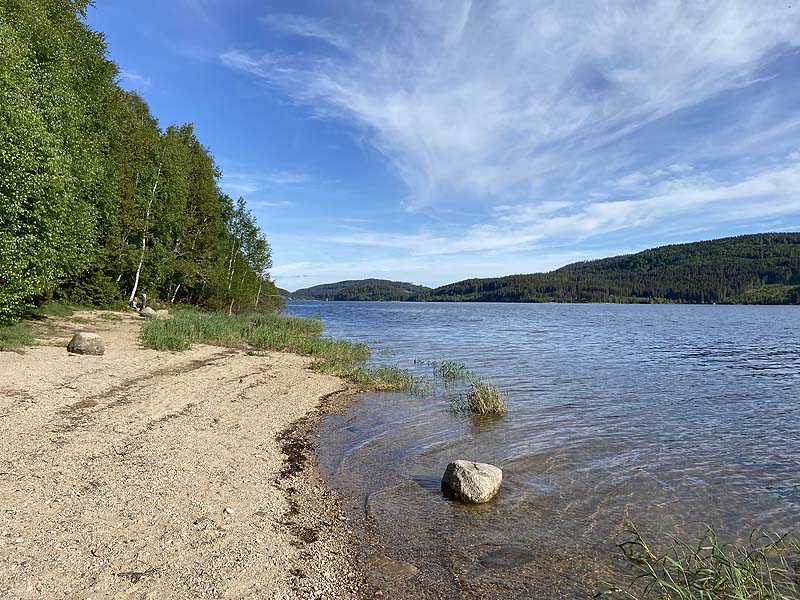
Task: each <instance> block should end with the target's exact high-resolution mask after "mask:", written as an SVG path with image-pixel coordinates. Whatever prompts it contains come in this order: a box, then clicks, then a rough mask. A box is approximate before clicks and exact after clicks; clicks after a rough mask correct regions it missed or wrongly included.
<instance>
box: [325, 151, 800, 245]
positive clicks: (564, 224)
mask: <svg viewBox="0 0 800 600" xmlns="http://www.w3.org/2000/svg"><path fill="white" fill-rule="evenodd" d="M661 189H662V191H661V192H660V193H658V194H657V195H653V196H647V197H642V198H637V199H631V200H616V201H607V202H596V203H590V204H582V205H577V204H570V203H565V202H545V203H540V204H536V203H534V204H520V205H517V206H501V207H498V208H497V210H496V219H495V220H494V221H492V222H489V223H485V224H479V225H472V226H469V227H467V228H466V229H465V230H463V231H459V232H455V233H449V234H448V235H442V234H433V233H430V232H427V231H420V232H418V233H415V234H406V235H396V234H394V235H391V234H390V235H387V234H384V233H374V232H361V233H353V234H349V235H347V236H329V237H325V238H323V239H322V240H321V241H324V242H329V243H337V244H349V245H360V246H372V247H375V248H392V249H397V250H404V251H406V252H408V253H410V254H411V255H414V256H431V255H444V254H460V253H468V252H488V251H497V250H508V249H516V250H521V249H531V248H533V247H534V246H536V247H540V246H544V247H547V246H549V245H553V244H564V243H568V244H574V243H577V242H581V241H585V240H587V239H590V238H594V237H598V236H602V235H605V234H608V233H612V232H619V231H623V230H637V229H643V228H646V229H647V230H648V231H650V232H651V234H656V233H657V232H658V230H659V228H660V227H665V226H667V227H674V226H675V223H676V220H678V221H679V220H681V219H684V220H690V219H701V220H702V223H704V224H705V225H711V224H716V225H719V224H726V223H737V222H748V221H752V220H754V219H763V218H768V217H780V216H787V215H797V214H798V213H800V200H798V199H797V194H796V190H798V189H800V164H798V163H793V164H786V165H783V166H780V167H776V168H774V169H772V170H767V171H762V172H758V173H754V174H752V175H751V176H749V177H746V178H744V179H741V180H739V181H736V182H728V183H726V182H720V181H711V180H708V179H705V178H695V177H691V176H689V177H686V178H683V179H674V180H671V181H669V183H668V185H666V186H664V187H663V188H661Z"/></svg>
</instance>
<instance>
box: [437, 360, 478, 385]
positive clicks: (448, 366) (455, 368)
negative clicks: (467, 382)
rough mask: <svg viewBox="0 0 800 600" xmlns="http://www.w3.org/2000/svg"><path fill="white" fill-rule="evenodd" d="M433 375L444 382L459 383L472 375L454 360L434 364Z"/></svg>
mask: <svg viewBox="0 0 800 600" xmlns="http://www.w3.org/2000/svg"><path fill="white" fill-rule="evenodd" d="M433 375H434V377H439V378H440V379H443V380H444V381H457V380H459V379H465V378H467V377H468V376H469V375H470V372H469V371H467V367H466V366H465V365H463V364H461V363H457V362H455V361H453V360H442V361H438V362H435V363H433Z"/></svg>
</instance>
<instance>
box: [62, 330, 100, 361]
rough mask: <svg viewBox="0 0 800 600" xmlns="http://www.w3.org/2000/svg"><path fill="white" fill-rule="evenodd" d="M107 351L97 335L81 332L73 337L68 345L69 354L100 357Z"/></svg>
mask: <svg viewBox="0 0 800 600" xmlns="http://www.w3.org/2000/svg"><path fill="white" fill-rule="evenodd" d="M105 351H106V346H105V344H104V343H103V338H101V337H100V336H99V335H97V334H96V333H85V332H79V333H76V334H75V335H73V336H72V339H71V340H70V341H69V344H67V352H72V353H73V354H92V355H95V356H100V355H102V354H104V353H105Z"/></svg>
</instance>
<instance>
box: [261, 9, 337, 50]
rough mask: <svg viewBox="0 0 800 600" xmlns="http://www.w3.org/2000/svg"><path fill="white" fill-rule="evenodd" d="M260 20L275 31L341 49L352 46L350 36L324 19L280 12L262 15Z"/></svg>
mask: <svg viewBox="0 0 800 600" xmlns="http://www.w3.org/2000/svg"><path fill="white" fill-rule="evenodd" d="M260 20H261V22H262V23H264V24H265V25H267V26H268V27H270V28H271V29H273V30H275V31H279V32H282V33H285V34H288V35H296V36H300V37H305V38H310V39H316V40H320V41H322V42H325V43H327V44H330V45H331V46H333V47H335V48H339V49H341V50H348V49H349V48H350V40H349V39H348V37H347V36H345V35H343V34H339V33H336V32H335V31H334V30H333V28H332V27H333V25H332V24H331V23H329V22H327V21H325V20H323V19H318V18H312V17H303V16H300V15H290V14H280V15H269V16H268V17H262V18H261V19H260Z"/></svg>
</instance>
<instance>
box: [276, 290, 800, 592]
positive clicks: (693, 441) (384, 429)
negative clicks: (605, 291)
mask: <svg viewBox="0 0 800 600" xmlns="http://www.w3.org/2000/svg"><path fill="white" fill-rule="evenodd" d="M287 313H288V314H291V315H297V316H313V315H316V316H319V317H320V318H321V319H322V320H323V322H324V323H325V328H326V333H327V334H328V335H331V336H334V337H341V338H349V339H352V340H360V341H365V342H368V343H369V344H370V345H371V346H372V348H373V350H374V354H375V358H376V360H377V361H378V362H383V363H390V364H396V365H399V366H402V367H408V368H411V369H414V370H416V371H417V372H420V373H423V372H425V373H428V372H429V367H424V366H422V365H419V364H415V362H414V361H415V359H417V360H419V359H423V360H441V359H452V360H456V361H459V362H463V363H464V364H465V365H466V366H467V367H468V368H470V369H472V370H474V371H476V372H478V373H479V374H481V375H484V376H488V377H491V378H492V379H493V380H494V381H495V382H496V383H497V384H499V385H500V386H501V387H502V388H504V389H505V390H507V392H508V407H509V412H508V415H507V416H506V417H505V418H503V419H500V420H489V421H486V420H480V419H475V418H471V417H469V416H466V415H458V414H454V413H452V412H451V411H450V410H449V409H448V403H447V401H446V399H445V398H444V397H443V396H442V395H441V394H439V395H437V396H435V397H427V398H419V397H409V396H407V395H403V394H374V395H365V396H363V397H361V398H359V399H358V400H357V401H356V402H355V403H354V404H353V405H352V406H351V407H350V408H349V409H348V410H347V411H346V412H345V413H344V414H343V415H336V416H331V417H328V418H327V419H326V420H325V422H324V423H323V424H322V426H321V427H320V430H319V434H320V445H319V459H320V463H321V467H322V470H323V475H324V477H325V478H326V480H327V481H328V483H329V484H330V485H331V486H332V487H333V488H334V489H336V490H337V491H338V492H339V493H340V494H341V495H342V496H343V497H344V498H345V499H346V504H347V505H348V508H349V510H350V511H351V516H352V517H353V518H354V520H355V521H356V523H357V525H358V532H359V535H360V537H361V538H362V540H363V542H364V552H365V557H366V560H368V568H369V570H370V572H371V573H372V576H373V579H374V583H375V585H376V586H377V587H382V588H383V589H384V590H390V592H388V593H387V594H388V597H392V598H395V597H397V598H426V597H431V598H458V597H467V598H495V597H497V598H500V597H503V598H587V597H590V596H591V595H592V593H594V592H596V591H598V589H600V588H601V587H602V584H603V580H604V579H607V578H610V577H614V572H615V569H617V568H619V565H618V561H617V558H616V556H617V554H616V550H615V546H614V544H615V541H618V539H619V536H620V534H621V532H622V530H623V527H624V526H625V523H626V521H627V520H632V521H633V522H635V523H636V525H637V526H638V527H639V528H640V529H642V530H645V531H654V532H669V533H677V534H680V535H692V534H696V533H698V532H699V531H700V530H701V529H702V523H710V524H713V525H714V526H715V527H717V529H718V530H719V532H720V533H721V535H722V536H723V537H724V538H725V539H726V540H729V541H741V540H746V539H747V537H748V535H749V534H750V532H751V531H752V530H753V529H754V528H757V527H763V528H768V529H774V530H788V529H791V528H796V527H797V526H798V525H800V395H799V394H798V392H800V347H799V346H798V340H800V309H798V308H796V307H740V306H679V305H580V304H569V305H558V304H438V303H437V304H415V303H379V302H375V303H368V302H290V303H289V305H288V308H287ZM458 458H465V459H471V460H476V461H481V462H490V463H493V464H496V465H498V466H500V467H501V468H502V469H503V471H504V481H503V489H502V492H501V494H500V496H499V497H498V498H497V499H496V500H495V501H493V502H491V503H489V504H488V505H485V506H481V507H468V506H462V505H459V504H457V503H454V502H449V501H446V500H445V499H444V498H443V497H442V496H441V493H440V492H439V483H440V479H441V475H442V473H443V472H444V469H445V467H446V465H447V463H448V462H449V461H451V460H454V459H458ZM411 565H413V568H412V567H411ZM414 569H416V572H415V571H414Z"/></svg>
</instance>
